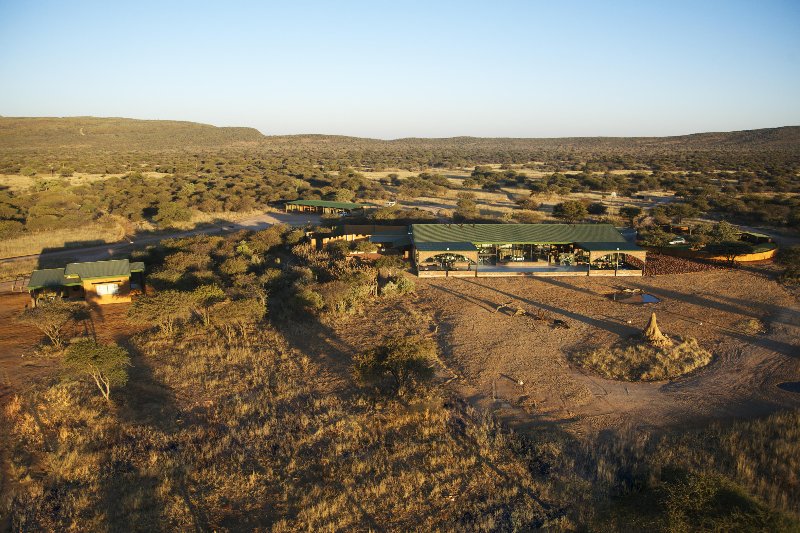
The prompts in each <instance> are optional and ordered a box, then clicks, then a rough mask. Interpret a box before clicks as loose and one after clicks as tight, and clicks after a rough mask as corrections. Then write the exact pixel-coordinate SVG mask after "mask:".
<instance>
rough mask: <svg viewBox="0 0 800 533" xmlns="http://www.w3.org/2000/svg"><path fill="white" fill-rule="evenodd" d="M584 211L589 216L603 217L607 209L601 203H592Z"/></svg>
mask: <svg viewBox="0 0 800 533" xmlns="http://www.w3.org/2000/svg"><path fill="white" fill-rule="evenodd" d="M586 210H587V211H588V212H589V214H590V215H605V214H606V213H607V212H608V207H607V206H606V204H604V203H603V202H592V203H591V204H589V207H587V208H586Z"/></svg>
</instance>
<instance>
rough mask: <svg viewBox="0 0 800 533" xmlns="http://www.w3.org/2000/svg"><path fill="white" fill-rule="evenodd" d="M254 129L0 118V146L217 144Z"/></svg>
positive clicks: (231, 142) (240, 141)
mask: <svg viewBox="0 0 800 533" xmlns="http://www.w3.org/2000/svg"><path fill="white" fill-rule="evenodd" d="M263 139H264V136H263V135H262V134H261V133H260V132H259V131H258V130H256V129H254V128H218V127H216V126H209V125H207V124H198V123H196V122H179V121H173V120H135V119H129V118H96V117H66V118H50V117H42V118H38V117H37V118H16V117H0V147H2V148H30V149H59V148H73V149H81V148H87V149H96V150H112V151H118V150H124V151H128V150H143V151H150V150H165V149H166V150H168V149H176V148H221V147H227V146H236V145H247V144H253V143H257V142H260V141H263Z"/></svg>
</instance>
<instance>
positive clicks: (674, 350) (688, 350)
mask: <svg viewBox="0 0 800 533" xmlns="http://www.w3.org/2000/svg"><path fill="white" fill-rule="evenodd" d="M573 362H574V363H575V364H576V365H578V366H580V367H583V368H585V369H587V370H590V371H592V372H595V373H597V374H600V375H601V376H603V377H607V378H609V379H619V380H624V381H661V380H665V379H672V378H676V377H678V376H683V375H685V374H688V373H690V372H693V371H694V370H697V369H698V368H701V367H703V366H706V365H707V364H708V363H710V362H711V353H709V352H708V351H707V350H704V349H703V348H701V347H700V346H699V345H698V344H697V340H695V339H692V338H689V339H683V340H681V341H680V342H677V343H674V344H673V343H671V342H670V343H653V342H647V341H645V342H642V341H639V340H638V339H634V340H629V341H624V342H621V343H619V344H618V345H615V346H611V347H598V348H595V349H592V350H586V351H580V352H577V353H576V354H575V355H574V356H573Z"/></svg>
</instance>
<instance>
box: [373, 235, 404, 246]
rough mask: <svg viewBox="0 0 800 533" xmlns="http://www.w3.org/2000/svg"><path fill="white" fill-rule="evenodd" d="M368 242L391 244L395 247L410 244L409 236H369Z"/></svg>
mask: <svg viewBox="0 0 800 533" xmlns="http://www.w3.org/2000/svg"><path fill="white" fill-rule="evenodd" d="M369 242H372V243H378V244H391V245H392V246H395V247H398V248H399V247H401V246H409V245H410V244H411V236H410V235H370V237H369Z"/></svg>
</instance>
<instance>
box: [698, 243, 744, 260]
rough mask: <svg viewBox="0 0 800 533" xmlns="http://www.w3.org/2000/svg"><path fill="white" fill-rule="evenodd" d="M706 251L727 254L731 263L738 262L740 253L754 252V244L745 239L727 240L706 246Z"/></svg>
mask: <svg viewBox="0 0 800 533" xmlns="http://www.w3.org/2000/svg"><path fill="white" fill-rule="evenodd" d="M705 249H706V251H707V252H709V253H712V254H719V255H722V256H725V259H726V260H727V261H728V263H729V264H731V265H733V264H734V263H736V258H737V257H739V256H740V255H745V254H750V253H753V246H752V245H751V244H748V243H746V242H743V241H725V242H719V243H714V244H709V245H708V246H706V248H705Z"/></svg>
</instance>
